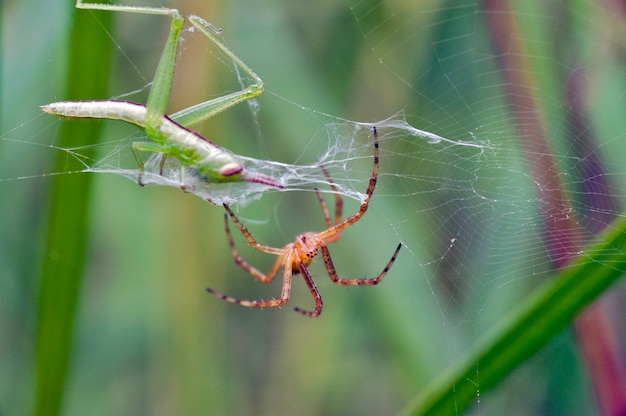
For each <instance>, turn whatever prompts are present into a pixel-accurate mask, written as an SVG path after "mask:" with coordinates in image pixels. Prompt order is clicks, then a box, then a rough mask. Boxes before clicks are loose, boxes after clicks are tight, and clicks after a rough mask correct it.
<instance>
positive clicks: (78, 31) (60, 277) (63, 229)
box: [34, 6, 111, 415]
mask: <svg viewBox="0 0 626 416" xmlns="http://www.w3.org/2000/svg"><path fill="white" fill-rule="evenodd" d="M72 8H73V6H72ZM94 16H97V19H98V22H99V24H97V23H96V21H94V19H93V18H91V17H90V16H89V14H88V13H75V18H74V20H73V26H72V29H71V35H70V40H69V63H68V80H67V99H68V100H76V99H94V98H99V97H104V96H106V89H107V80H108V72H109V68H110V65H109V64H110V40H109V39H108V36H107V33H108V29H109V28H110V25H111V23H110V22H111V13H97V14H96V13H94ZM42 104H46V103H42ZM99 135H100V125H99V123H75V122H69V121H68V122H64V123H63V125H62V128H61V131H60V135H59V142H58V145H59V146H61V147H69V148H71V147H73V146H80V145H85V144H93V143H94V141H95V140H97V138H98V136H99ZM55 163H56V168H55V172H63V171H67V170H70V171H71V170H74V168H76V170H80V169H81V166H73V165H72V162H71V160H70V159H69V158H67V157H66V156H64V155H63V154H60V155H59V157H58V159H57V160H56V162H55ZM91 178H92V177H91V175H87V174H75V175H58V176H56V177H55V179H54V182H53V185H52V195H51V197H52V201H51V207H50V213H49V217H48V229H47V241H46V256H45V258H44V261H43V266H42V274H41V287H40V299H39V322H38V333H37V382H36V396H35V410H34V413H35V415H44V414H45V415H57V414H59V413H60V411H61V406H62V402H63V396H64V390H65V384H66V378H67V369H68V364H69V361H70V356H71V347H72V334H73V327H74V318H75V311H76V307H77V304H78V298H79V292H80V286H81V281H82V273H83V263H84V259H85V253H86V246H87V236H88V230H87V223H88V211H89V210H88V208H89V207H88V205H89V196H90V192H89V191H90V187H91V186H90V185H91Z"/></svg>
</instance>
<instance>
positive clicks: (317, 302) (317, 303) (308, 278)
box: [294, 261, 324, 318]
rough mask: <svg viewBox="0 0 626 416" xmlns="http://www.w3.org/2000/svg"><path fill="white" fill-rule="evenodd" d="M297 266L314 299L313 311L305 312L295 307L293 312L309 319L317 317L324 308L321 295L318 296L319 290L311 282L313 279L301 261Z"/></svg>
mask: <svg viewBox="0 0 626 416" xmlns="http://www.w3.org/2000/svg"><path fill="white" fill-rule="evenodd" d="M297 265H298V270H300V273H302V277H303V278H304V282H305V283H306V285H307V286H308V287H309V291H310V292H311V295H313V299H315V310H313V311H305V310H303V309H300V308H298V307H295V308H294V310H295V311H296V312H298V313H301V314H302V315H304V316H310V317H311V318H315V317H318V316H319V315H320V313H322V307H323V306H324V303H323V302H322V295H320V292H319V290H317V286H316V285H315V282H313V277H311V273H309V270H308V269H307V268H306V266H305V265H304V264H302V262H301V261H298V263H297Z"/></svg>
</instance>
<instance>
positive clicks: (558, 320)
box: [400, 216, 626, 415]
mask: <svg viewBox="0 0 626 416" xmlns="http://www.w3.org/2000/svg"><path fill="white" fill-rule="evenodd" d="M624 270H626V217H625V216H621V217H620V218H618V219H617V220H615V221H614V222H613V223H612V224H611V225H609V226H608V227H607V229H606V230H605V231H604V232H603V233H602V234H600V235H599V237H598V238H596V239H595V240H594V241H592V242H591V244H589V245H588V248H587V250H586V251H585V252H584V253H583V254H582V255H580V256H579V257H577V258H575V259H573V261H572V262H571V265H570V266H568V267H567V268H566V269H565V270H563V271H562V272H561V273H559V274H558V275H557V276H556V278H555V279H554V280H551V281H550V282H548V283H546V284H544V285H543V286H541V287H540V288H539V289H537V290H536V291H535V293H534V294H532V295H530V297H529V299H528V300H527V301H525V302H524V303H523V304H522V305H520V306H519V307H518V308H517V309H516V310H515V311H514V312H512V313H511V314H510V315H509V316H508V317H507V318H505V319H504V320H503V322H502V323H501V325H499V326H498V327H497V328H496V329H495V330H494V331H493V332H492V333H491V334H490V335H488V336H486V337H485V338H484V340H483V341H482V342H480V343H479V345H478V347H477V348H476V349H475V351H474V352H473V353H470V354H468V357H470V358H469V359H468V360H467V361H466V362H464V363H461V364H460V365H459V366H458V367H456V368H454V369H452V370H450V371H449V372H446V373H444V374H443V375H442V376H441V377H440V378H439V379H438V380H435V382H433V383H432V384H431V385H430V386H429V387H427V388H426V389H425V390H424V391H423V392H422V394H421V395H419V396H418V397H416V398H415V399H414V400H413V401H411V402H410V403H409V404H408V405H407V406H406V407H405V408H404V409H403V411H402V412H401V413H400V414H401V415H453V414H460V413H462V412H463V411H464V410H465V409H466V408H468V407H469V406H470V405H472V403H474V402H475V401H476V400H477V398H478V394H479V393H480V395H481V396H482V395H483V394H484V393H485V392H486V391H488V390H490V389H492V388H494V387H495V386H496V385H497V384H498V383H500V382H501V381H502V380H503V379H504V378H505V377H507V376H508V375H509V374H511V372H513V370H514V369H515V368H517V367H518V366H519V365H521V364H522V363H524V362H525V361H526V360H528V359H529V358H530V357H532V356H533V355H534V354H535V353H536V352H538V351H539V350H540V349H541V348H542V347H544V346H545V345H546V344H547V343H548V341H550V339H551V338H552V337H553V336H555V335H557V334H559V333H560V332H561V331H563V330H564V329H565V328H566V327H567V326H568V325H570V324H571V323H572V322H573V320H574V318H575V317H576V316H577V315H578V314H579V313H580V312H581V311H582V310H583V309H584V308H585V307H586V306H587V305H589V304H590V303H591V302H592V301H593V300H594V299H596V298H597V297H598V296H599V295H601V294H602V293H603V292H605V291H606V290H607V289H608V288H609V287H610V286H611V285H612V284H613V283H614V282H615V281H616V280H617V279H619V278H620V277H621V276H622V275H623V274H624Z"/></svg>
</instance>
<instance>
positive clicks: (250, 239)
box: [223, 203, 285, 256]
mask: <svg viewBox="0 0 626 416" xmlns="http://www.w3.org/2000/svg"><path fill="white" fill-rule="evenodd" d="M223 205H224V208H225V209H226V212H227V213H228V215H230V218H231V219H232V220H233V222H234V223H235V225H236V226H237V228H239V231H241V234H243V236H244V237H245V238H246V240H248V243H249V244H250V245H251V246H252V247H254V248H256V249H257V250H259V251H262V252H264V253H268V254H275V255H277V256H282V255H284V254H285V250H284V249H282V248H275V247H270V246H264V245H262V244H259V243H257V242H256V240H255V239H254V238H253V237H252V235H251V234H250V231H248V229H247V228H246V227H245V226H244V225H243V224H242V223H241V221H239V219H238V218H237V217H236V216H235V214H234V213H233V211H231V209H230V207H229V206H228V205H227V204H225V203H224V204H223Z"/></svg>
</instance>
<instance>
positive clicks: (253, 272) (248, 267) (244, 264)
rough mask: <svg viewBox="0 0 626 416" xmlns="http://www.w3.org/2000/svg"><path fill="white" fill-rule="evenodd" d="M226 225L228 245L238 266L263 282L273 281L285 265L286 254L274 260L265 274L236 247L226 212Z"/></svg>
mask: <svg viewBox="0 0 626 416" xmlns="http://www.w3.org/2000/svg"><path fill="white" fill-rule="evenodd" d="M224 226H225V227H226V237H227V238H228V245H229V246H230V252H231V253H232V255H233V259H235V263H236V264H237V266H239V267H241V268H242V269H244V270H245V271H247V272H248V273H250V274H251V275H252V276H253V277H254V278H255V279H257V280H258V281H259V282H261V283H269V282H271V281H272V280H273V279H274V276H276V273H278V270H280V268H281V266H282V265H283V258H284V256H283V255H280V256H278V258H277V259H276V262H274V265H273V266H272V268H271V269H270V271H269V272H268V273H267V274H266V275H265V274H263V273H261V272H260V271H259V270H258V269H257V268H255V267H254V266H252V265H250V264H249V263H248V262H247V261H245V260H244V259H243V258H241V256H240V255H239V253H238V252H237V249H236V248H235V241H234V240H233V236H232V234H231V232H230V227H229V226H228V215H226V214H224Z"/></svg>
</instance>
